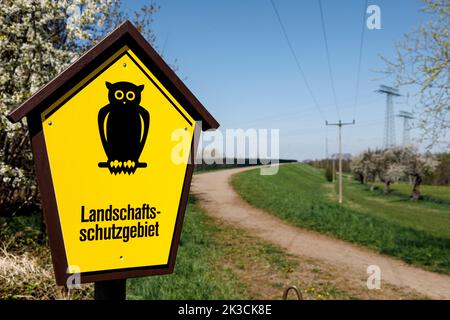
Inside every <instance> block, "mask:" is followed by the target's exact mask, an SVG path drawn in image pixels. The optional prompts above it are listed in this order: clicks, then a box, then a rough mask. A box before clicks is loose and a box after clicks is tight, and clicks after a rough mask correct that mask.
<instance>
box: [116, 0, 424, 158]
mask: <svg viewBox="0 0 450 320" xmlns="http://www.w3.org/2000/svg"><path fill="white" fill-rule="evenodd" d="M275 2H276V4H277V8H278V11H279V13H280V16H281V18H282V20H283V22H284V25H285V27H286V30H287V33H288V35H289V37H290V40H291V42H292V45H293V47H294V50H295V51H296V53H297V56H298V58H299V61H300V64H301V66H302V68H303V70H304V73H305V75H306V78H307V80H308V82H309V84H310V86H311V89H312V91H313V93H314V96H315V97H316V99H317V101H318V104H319V106H320V108H321V110H322V113H323V117H322V116H321V114H320V113H319V111H318V110H317V108H316V107H315V105H314V102H313V100H312V98H311V96H310V94H309V93H308V91H307V89H306V86H305V83H304V81H303V80H302V78H301V77H300V74H299V72H298V69H297V68H296V65H295V61H294V58H293V57H292V54H291V53H290V51H289V47H288V45H287V43H286V40H285V38H284V37H283V34H282V31H281V28H280V25H279V23H278V21H277V18H276V16H275V13H274V11H273V8H272V6H271V3H270V0H241V1H239V0H236V1H235V0H226V1H225V0H221V1H219V0H214V1H213V0H190V1H186V0H159V1H158V2H157V3H158V4H159V5H160V6H161V9H160V11H159V12H158V13H157V14H156V15H155V21H154V25H153V29H154V32H155V34H156V36H157V41H156V45H157V47H158V49H159V51H160V52H161V51H162V50H164V52H163V53H164V58H165V60H166V61H167V62H169V63H173V62H174V61H175V60H176V65H177V66H178V68H179V71H178V74H179V76H181V77H182V79H184V80H185V83H186V85H187V86H188V87H189V88H190V89H191V91H192V92H193V93H194V94H195V95H196V96H197V98H199V100H200V101H202V103H203V104H204V105H205V106H206V107H207V108H208V110H209V111H210V112H211V113H212V114H213V115H214V116H215V117H216V118H217V119H218V121H219V122H220V124H221V129H225V128H244V129H245V128H269V129H270V128H278V129H280V154H281V157H283V158H295V159H299V160H302V159H306V158H321V157H324V155H325V139H326V138H327V137H328V141H329V153H334V152H337V131H336V128H335V127H326V126H325V124H324V120H325V119H324V118H326V119H327V120H329V121H331V122H335V121H337V120H339V119H338V112H337V110H336V106H335V104H334V99H333V95H332V90H331V84H330V77H329V73H328V66H327V57H326V51H325V43H324V39H323V35H322V28H321V20H320V11H319V4H318V0H301V1H288V0H275ZM364 2H365V1H364V0H340V1H337V0H323V1H322V3H323V10H324V17H325V24H326V32H327V36H328V41H329V43H328V45H329V52H330V61H331V67H332V70H333V76H334V80H335V87H336V92H337V100H338V107H339V110H340V114H341V118H342V120H343V121H352V120H353V115H354V99H355V85H356V74H357V62H358V54H359V43H360V35H361V24H362V15H363V13H364ZM145 3H146V1H129V2H126V3H125V4H124V5H125V7H126V9H128V10H131V9H135V8H138V7H139V6H141V5H143V4H145ZM370 4H375V5H378V6H379V7H380V8H381V23H382V29H381V30H368V29H366V30H365V41H364V46H363V55H362V65H361V81H360V89H359V104H358V106H357V108H356V110H357V111H356V125H355V126H354V127H351V126H349V127H346V128H345V129H344V131H343V137H344V144H343V149H344V152H350V153H356V152H358V151H362V150H363V149H366V148H368V147H377V146H381V144H382V139H383V125H384V111H385V97H384V96H382V95H379V94H377V93H375V92H374V91H375V90H376V89H377V88H378V86H379V85H380V84H383V83H384V84H389V82H386V81H383V80H379V79H378V78H380V77H381V75H380V74H378V73H377V72H376V70H380V69H382V68H383V62H382V61H381V59H380V57H379V55H380V54H381V55H383V56H385V57H387V58H391V57H393V54H394V46H393V45H394V41H396V40H400V39H401V38H402V36H403V34H404V33H406V32H409V31H412V30H414V29H415V28H416V27H417V26H418V25H419V24H420V23H421V22H424V21H426V18H427V16H426V15H425V14H424V13H422V12H420V9H421V8H422V7H423V3H422V2H421V1H420V0H372V1H369V5H370ZM368 16H369V15H366V17H368ZM395 108H396V112H398V111H399V110H408V111H410V109H411V108H410V107H409V106H407V105H405V104H404V103H402V101H401V100H398V101H397V103H396V105H395ZM396 131H397V141H398V142H400V141H401V133H402V126H401V121H400V119H398V120H397V123H396ZM417 134H418V133H417V132H412V136H413V137H414V135H417Z"/></svg>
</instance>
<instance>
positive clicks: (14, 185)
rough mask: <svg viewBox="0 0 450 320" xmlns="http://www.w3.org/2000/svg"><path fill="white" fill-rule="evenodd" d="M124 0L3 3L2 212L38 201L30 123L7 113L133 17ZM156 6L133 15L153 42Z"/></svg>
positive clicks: (0, 101) (0, 86)
mask: <svg viewBox="0 0 450 320" xmlns="http://www.w3.org/2000/svg"><path fill="white" fill-rule="evenodd" d="M121 8H122V5H121V2H120V0H90V1H86V0H2V1H0V215H5V214H12V213H14V212H15V211H17V210H18V209H19V208H20V207H22V206H23V205H26V204H37V203H38V201H37V188H36V182H35V179H34V173H33V164H32V157H31V152H30V146H29V139H28V134H27V124H26V122H25V121H22V122H20V123H18V124H16V125H13V124H11V123H10V122H9V121H8V120H7V119H6V115H7V114H8V112H9V111H11V109H12V108H14V107H15V106H17V105H19V104H20V103H22V102H23V101H24V100H25V99H26V98H28V97H29V96H30V95H31V94H33V92H35V91H36V90H37V89H38V88H40V87H41V86H42V85H44V84H45V83H46V82H48V81H49V80H50V79H51V78H52V77H54V76H55V75H56V74H58V73H59V72H60V71H61V70H63V69H64V68H65V67H67V66H68V64H70V63H71V62H73V61H74V60H75V59H76V58H77V57H78V56H79V55H80V54H81V53H82V52H84V51H85V50H86V49H88V48H89V47H91V46H92V45H93V44H95V43H96V42H97V41H98V40H99V39H100V38H102V37H103V36H105V34H106V33H108V32H109V31H111V30H112V29H113V28H115V27H116V26H117V25H118V24H119V23H121V22H122V21H123V20H124V19H125V18H129V17H128V15H127V14H126V13H124V12H122V11H121ZM157 10H158V7H157V6H156V5H154V4H150V5H146V6H144V7H142V8H141V9H140V10H139V11H138V12H136V13H134V15H133V16H132V17H131V18H130V20H132V21H133V22H134V23H135V25H137V27H138V29H139V30H140V31H141V32H142V33H143V34H144V36H146V38H147V39H148V40H149V41H150V42H154V40H155V36H154V34H153V33H152V31H151V29H150V25H151V22H152V21H153V20H152V18H153V13H155V12H156V11H157Z"/></svg>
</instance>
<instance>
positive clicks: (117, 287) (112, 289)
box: [94, 279, 127, 301]
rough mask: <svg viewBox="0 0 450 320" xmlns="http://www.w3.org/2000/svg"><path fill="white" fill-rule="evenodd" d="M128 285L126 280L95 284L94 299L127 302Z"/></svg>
mask: <svg viewBox="0 0 450 320" xmlns="http://www.w3.org/2000/svg"><path fill="white" fill-rule="evenodd" d="M126 284H127V280H126V279H120V280H108V281H97V282H95V289H94V299H95V300H114V301H120V300H125V298H126V292H127V290H126Z"/></svg>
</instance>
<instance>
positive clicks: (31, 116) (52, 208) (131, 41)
mask: <svg viewBox="0 0 450 320" xmlns="http://www.w3.org/2000/svg"><path fill="white" fill-rule="evenodd" d="M124 45H127V46H128V47H129V48H130V49H131V50H132V51H133V52H134V53H135V54H136V55H137V56H138V57H139V59H141V61H142V62H143V63H144V64H145V65H146V66H147V67H149V69H150V70H151V71H152V72H153V73H154V74H155V76H156V77H157V78H158V80H159V81H161V83H162V85H163V86H164V87H165V88H166V89H167V90H168V91H169V92H170V93H171V94H172V95H173V96H174V98H175V99H176V100H177V101H178V102H179V103H180V104H181V105H183V106H186V111H187V112H188V113H189V114H190V115H191V117H192V118H193V119H194V120H195V121H201V123H202V129H203V130H206V129H210V128H214V129H215V128H217V127H218V126H219V123H218V122H217V121H216V120H215V119H214V118H213V117H212V116H211V114H209V112H208V111H207V110H206V109H205V108H204V106H203V105H202V104H201V103H200V102H199V101H198V100H197V99H196V98H195V96H194V95H193V94H192V93H191V92H190V91H189V89H188V88H187V87H186V86H185V85H184V84H183V82H182V81H181V80H180V79H179V78H178V77H177V76H176V75H175V73H174V72H173V71H172V70H171V69H170V67H169V66H168V65H167V64H166V63H165V62H164V61H163V60H162V58H161V57H160V56H159V55H158V54H157V53H156V51H155V50H154V49H153V48H152V47H151V46H150V44H149V43H148V42H147V41H146V40H145V39H144V38H143V37H142V35H141V34H140V33H139V32H138V31H137V30H136V28H135V27H134V26H133V25H132V24H131V23H130V22H129V21H125V22H124V23H123V24H121V25H120V26H119V27H118V28H116V29H115V30H114V31H113V32H112V33H111V34H109V35H108V36H107V37H105V39H103V40H102V41H101V42H100V43H99V44H97V45H96V46H95V47H93V48H92V49H91V50H89V51H88V52H86V53H85V54H84V55H83V56H82V57H81V58H79V59H78V60H77V61H76V62H75V63H73V64H72V65H71V66H69V67H68V68H67V69H66V70H65V71H63V72H62V73H61V74H60V75H58V76H57V77H56V78H54V79H53V80H52V81H50V82H49V83H48V84H47V85H46V86H44V87H43V88H41V89H40V90H39V91H38V92H36V93H35V94H34V95H33V96H31V97H30V98H29V99H28V100H27V101H25V102H24V103H23V104H22V105H20V106H19V107H18V108H16V109H15V110H13V111H12V112H11V113H10V114H9V115H8V119H10V120H11V121H12V122H17V121H20V120H21V119H22V118H23V117H27V121H28V129H29V134H30V140H31V147H32V152H33V156H34V164H35V171H36V176H37V181H38V187H39V191H40V195H41V201H42V208H43V211H44V217H45V222H46V225H47V232H48V237H49V242H50V247H51V254H52V261H53V268H54V271H55V278H56V282H57V284H58V285H66V283H67V279H68V277H69V276H70V274H69V273H67V268H68V263H67V257H66V252H65V248H64V240H63V235H62V230H61V223H60V219H59V212H58V206H57V202H56V196H55V190H54V186H53V181H52V176H51V170H50V164H49V159H48V154H47V148H46V144H45V137H44V133H43V129H42V119H41V113H42V112H43V111H44V110H45V109H46V108H48V107H49V106H50V105H51V103H50V102H54V101H55V100H56V99H58V98H59V97H61V96H62V95H64V94H65V93H66V92H67V91H68V90H70V89H71V88H72V87H73V85H72V84H74V83H78V82H79V81H81V80H82V79H83V78H84V77H86V76H87V75H88V74H89V73H91V72H92V71H93V70H94V69H95V68H96V67H98V66H99V65H100V64H101V63H102V62H103V61H105V60H106V59H108V58H109V56H110V55H111V54H113V53H115V52H116V51H117V50H118V49H119V48H121V47H123V46H124ZM56 112H57V111H56ZM195 130H200V128H197V126H196V127H195ZM196 136H197V135H196V134H195V133H194V136H193V138H192V143H191V149H190V155H189V163H188V165H187V169H186V173H185V177H184V183H183V188H182V192H181V197H180V204H179V207H178V212H177V218H176V223H175V229H174V234H173V238H172V244H171V248H170V254H169V260H168V263H167V264H165V265H160V266H147V267H146V266H143V267H138V268H128V269H117V270H103V271H98V272H87V273H81V275H80V276H81V282H82V283H86V282H96V281H104V280H114V279H126V278H132V277H141V276H150V275H161V274H168V273H172V272H173V270H174V267H175V260H176V255H177V250H178V245H179V242H180V237H181V229H182V224H183V220H184V214H185V211H186V207H187V203H188V196H189V189H190V185H191V180H192V175H193V171H194V160H195V150H196V147H197V143H198V140H197V139H196Z"/></svg>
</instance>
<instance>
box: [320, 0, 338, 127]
mask: <svg viewBox="0 0 450 320" xmlns="http://www.w3.org/2000/svg"><path fill="white" fill-rule="evenodd" d="M319 8H320V20H321V25H322V34H323V39H324V41H325V51H326V55H327V63H328V74H329V76H330V83H331V90H332V93H333V100H334V104H335V106H336V112H337V115H338V118H339V120H340V119H341V112H340V110H339V105H338V101H337V94H336V88H335V85H334V77H333V70H332V68H331V60H330V50H329V48H328V37H327V32H326V27H325V18H324V14H323V8H322V0H319Z"/></svg>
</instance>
